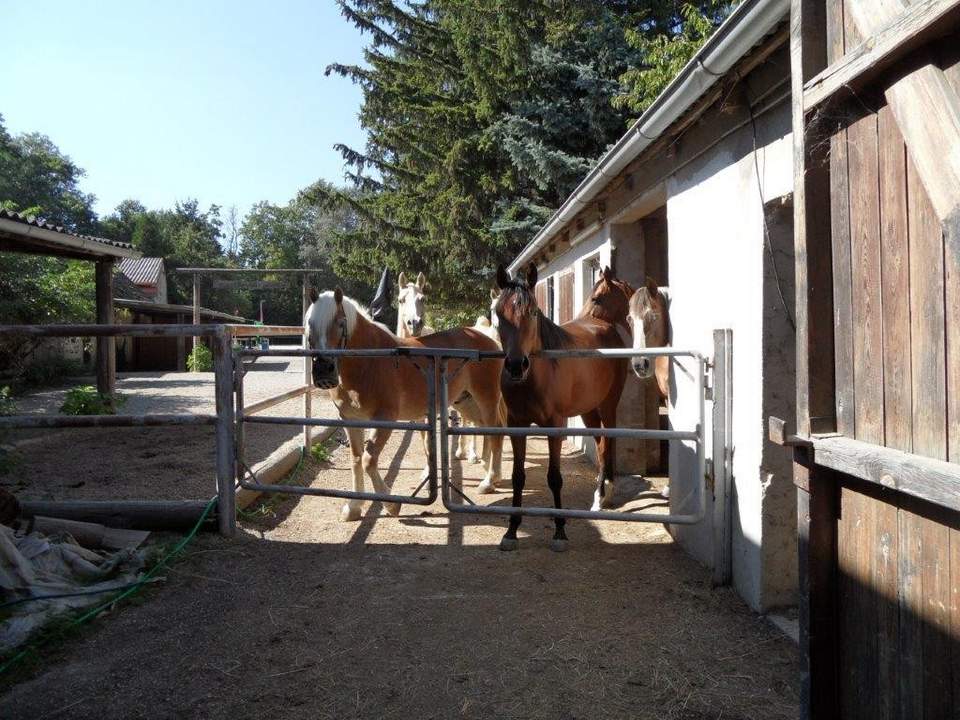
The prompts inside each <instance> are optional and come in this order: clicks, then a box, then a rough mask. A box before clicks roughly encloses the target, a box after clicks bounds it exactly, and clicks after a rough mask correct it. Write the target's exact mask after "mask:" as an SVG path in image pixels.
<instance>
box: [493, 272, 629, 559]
mask: <svg viewBox="0 0 960 720" xmlns="http://www.w3.org/2000/svg"><path fill="white" fill-rule="evenodd" d="M536 283H537V269H536V266H533V265H531V266H530V269H529V270H528V271H527V273H526V276H525V277H524V278H523V279H522V280H511V279H510V277H509V276H508V275H507V272H506V270H505V269H504V267H503V266H502V265H501V266H500V267H499V268H497V285H498V286H499V288H500V296H499V297H498V299H497V301H496V303H495V304H494V308H493V310H494V314H493V318H494V324H495V325H496V327H497V331H498V332H499V334H500V343H501V345H502V346H503V350H504V353H505V355H506V358H505V360H504V365H503V373H502V375H501V380H500V389H501V392H502V393H503V399H504V401H505V402H506V405H507V423H508V425H510V426H529V425H531V424H536V425H539V426H540V427H564V426H566V421H567V418H570V417H575V416H577V415H579V416H580V417H581V418H582V419H583V423H584V425H586V426H587V427H588V428H598V427H602V428H610V427H615V426H616V424H617V404H618V403H619V402H620V394H621V392H622V391H623V385H624V382H625V380H626V376H627V361H626V360H625V359H616V360H614V359H605V358H563V359H549V358H544V357H541V356H539V355H538V353H539V351H541V350H563V349H584V350H586V349H589V350H598V349H601V348H624V347H625V346H626V343H625V342H624V336H625V335H626V322H627V311H628V302H629V299H630V296H631V295H633V288H631V287H630V286H629V285H627V283H625V282H623V281H621V280H618V279H617V278H616V277H615V276H614V274H613V272H612V271H611V270H610V268H604V271H603V274H602V277H601V278H600V280H598V281H597V283H596V284H595V285H594V287H593V290H592V292H591V294H590V299H589V300H588V302H587V303H586V304H585V305H584V308H583V310H582V311H581V312H580V314H579V315H578V316H577V317H576V318H575V319H574V320H572V321H570V322H567V323H564V324H563V325H556V324H555V323H553V322H552V321H551V320H550V319H549V318H547V317H546V316H545V315H544V314H543V313H542V312H541V311H540V308H539V307H537V301H536V296H535V294H534V287H535V286H536ZM510 442H511V445H512V447H513V474H512V481H513V504H514V505H515V506H517V507H519V506H520V505H521V504H522V502H523V486H524V483H525V481H526V473H525V471H524V460H525V458H526V451H527V438H526V437H513V436H512V437H511V438H510ZM547 442H548V445H549V448H550V461H549V466H548V469H547V484H548V485H549V487H550V490H551V492H552V493H553V502H554V506H555V507H557V508H561V507H563V503H562V501H561V489H562V487H563V477H562V475H561V473H560V449H561V445H562V444H563V438H560V437H551V438H548V441H547ZM614 455H615V441H614V439H613V438H607V437H598V438H597V461H598V462H597V464H598V472H597V487H596V491H595V493H594V502H593V509H595V510H597V509H599V508H600V507H601V506H602V505H603V504H604V481H605V480H610V482H611V484H612V483H613V479H614ZM520 520H521V516H520V515H511V516H510V525H509V528H508V529H507V532H506V534H505V535H504V536H503V539H502V540H501V541H500V549H501V550H515V549H516V548H517V547H518V542H517V529H518V528H519V527H520ZM554 522H555V526H556V529H555V532H554V536H553V541H552V543H551V544H550V547H551V549H552V550H555V551H557V552H561V551H563V550H566V549H567V536H566V532H565V523H566V520H565V518H556V519H555V521H554Z"/></svg>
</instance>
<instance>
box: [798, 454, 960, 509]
mask: <svg viewBox="0 0 960 720" xmlns="http://www.w3.org/2000/svg"><path fill="white" fill-rule="evenodd" d="M812 442H813V449H814V460H815V461H816V463H817V465H822V466H824V467H828V468H831V469H833V470H836V471H838V472H842V473H845V474H847V475H852V476H853V477H857V478H860V479H861V480H866V481H867V482H870V483H874V484H875V485H880V486H882V487H885V488H889V489H891V490H896V491H897V492H901V493H904V494H905V495H910V496H911V497H915V498H919V499H921V500H925V501H926V502H929V503H933V504H934V505H938V506H940V507H943V508H947V509H948V510H953V511H958V510H960V465H958V464H957V463H950V462H946V461H944V460H933V459H931V458H927V457H923V456H922V455H913V454H910V453H905V452H901V451H900V450H893V449H891V448H886V447H880V446H878V445H874V444H872V443H866V442H861V441H860V440H852V439H850V438H845V437H823V438H820V437H814V438H812Z"/></svg>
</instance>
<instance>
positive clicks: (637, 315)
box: [630, 303, 653, 380]
mask: <svg viewBox="0 0 960 720" xmlns="http://www.w3.org/2000/svg"><path fill="white" fill-rule="evenodd" d="M649 317H650V312H649V310H647V311H640V312H638V311H637V309H636V308H635V307H634V303H631V304H630V326H631V328H632V330H633V349H634V350H646V349H647V328H646V324H645V320H646V319H647V318H649ZM630 366H631V368H632V369H633V372H634V374H635V375H636V376H637V377H638V378H640V379H641V380H646V379H648V378H651V377H653V361H652V360H651V359H650V358H649V357H647V356H639V357H634V358H633V359H632V360H631V361H630Z"/></svg>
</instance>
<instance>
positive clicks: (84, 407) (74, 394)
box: [60, 385, 126, 415]
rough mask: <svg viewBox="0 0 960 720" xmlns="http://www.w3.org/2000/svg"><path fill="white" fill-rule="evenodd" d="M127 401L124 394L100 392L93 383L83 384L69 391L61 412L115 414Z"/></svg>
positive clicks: (68, 413) (70, 413)
mask: <svg viewBox="0 0 960 720" xmlns="http://www.w3.org/2000/svg"><path fill="white" fill-rule="evenodd" d="M125 402H126V398H125V397H123V396H122V395H112V394H110V393H99V392H97V389H96V388H95V387H94V386H93V385H81V386H79V387H75V388H71V389H70V390H68V391H67V396H66V398H65V399H64V401H63V405H61V406H60V412H62V413H63V414H64V415H113V414H115V413H116V411H117V408H118V407H120V406H121V405H123V403H125Z"/></svg>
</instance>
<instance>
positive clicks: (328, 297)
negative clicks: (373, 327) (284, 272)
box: [303, 287, 359, 390]
mask: <svg viewBox="0 0 960 720" xmlns="http://www.w3.org/2000/svg"><path fill="white" fill-rule="evenodd" d="M358 312H359V310H358V308H357V306H356V304H355V303H354V302H353V300H351V299H350V298H346V297H344V295H343V290H341V289H340V288H339V287H338V288H337V289H336V290H332V291H331V290H328V291H326V292H323V293H320V294H317V291H316V290H314V289H313V288H311V289H310V307H309V308H307V312H306V313H305V314H304V316H303V327H304V330H305V332H306V334H307V343H308V344H309V346H310V349H311V350H337V349H342V348H344V347H346V345H347V340H348V339H349V338H350V334H351V333H352V332H353V329H354V328H355V327H356V323H357V314H358ZM339 360H340V359H339V358H338V357H337V356H335V355H316V356H315V357H314V358H313V384H314V385H316V386H317V387H318V388H322V389H324V390H330V389H331V388H335V387H336V386H337V385H339V384H340V362H339Z"/></svg>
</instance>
